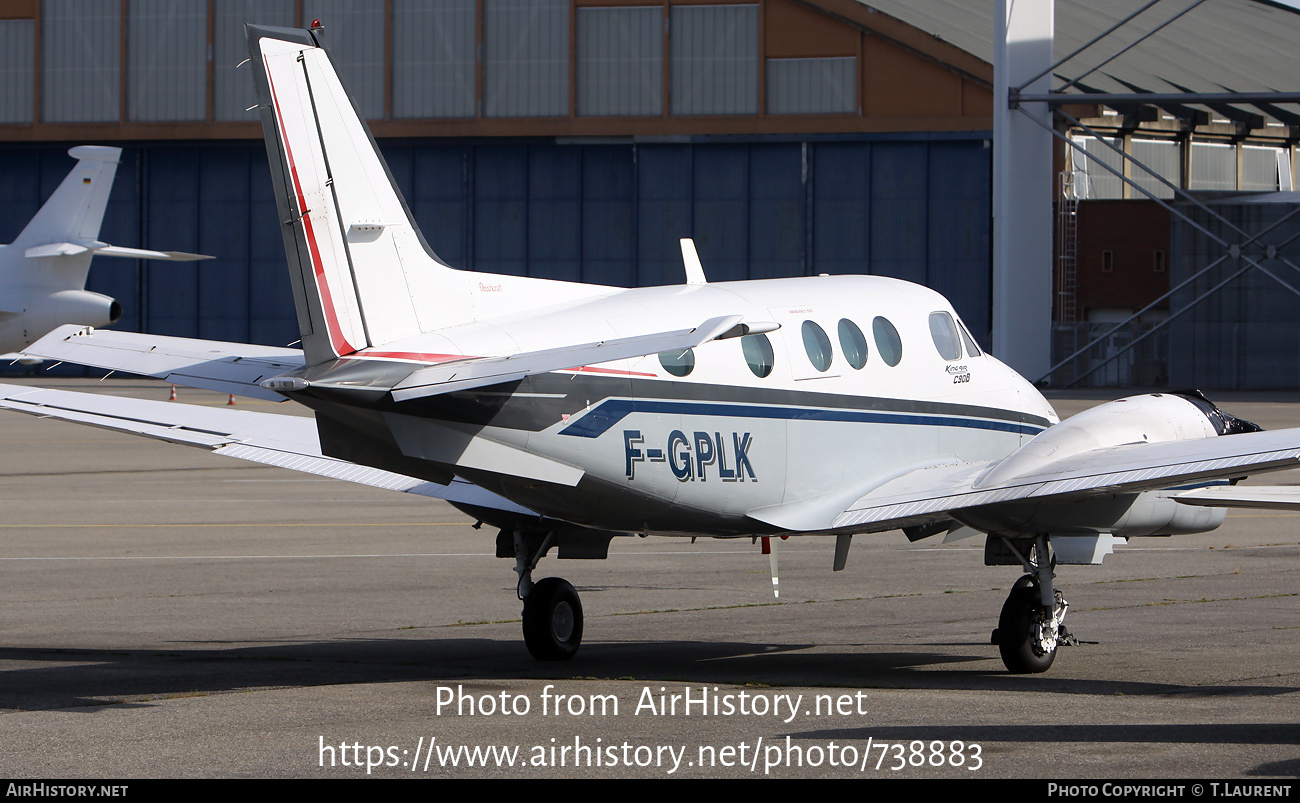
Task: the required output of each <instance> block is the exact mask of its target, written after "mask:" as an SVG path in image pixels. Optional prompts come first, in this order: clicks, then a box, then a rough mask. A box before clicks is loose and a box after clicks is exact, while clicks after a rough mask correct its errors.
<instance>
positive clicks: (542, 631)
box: [524, 577, 582, 661]
mask: <svg viewBox="0 0 1300 803" xmlns="http://www.w3.org/2000/svg"><path fill="white" fill-rule="evenodd" d="M524 644H525V645H527V647H528V652H530V653H532V656H533V657H534V658H536V659H537V660H539V661H566V660H568V659H570V658H572V657H573V656H574V655H575V654H576V653H577V652H578V647H579V646H580V645H581V644H582V601H581V600H579V599H578V592H577V590H576V589H574V587H573V586H572V585H570V584H569V582H568V581H566V580H562V579H560V578H559V577H547V578H545V579H543V580H539V581H537V582H536V583H534V584H533V588H532V590H531V591H530V592H529V593H528V596H526V597H524Z"/></svg>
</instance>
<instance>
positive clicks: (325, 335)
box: [246, 25, 474, 365]
mask: <svg viewBox="0 0 1300 803" xmlns="http://www.w3.org/2000/svg"><path fill="white" fill-rule="evenodd" d="M246 33H247V36H248V42H249V52H250V56H251V60H252V63H253V65H254V73H255V80H256V84H257V90H258V100H259V105H260V107H261V115H262V126H263V132H264V134H265V137H266V145H267V155H268V158H269V159H270V163H271V173H272V179H273V183H274V184H275V192H276V199H277V204H278V206H279V212H280V220H281V223H282V230H283V233H284V241H285V253H286V255H287V257H288V261H289V272H290V278H291V280H292V284H293V285H294V300H295V303H296V305H297V311H298V323H299V328H300V330H301V332H302V345H303V351H304V352H305V356H306V359H307V363H308V364H309V365H311V364H316V363H319V362H322V361H325V360H329V359H332V358H334V357H339V356H345V355H348V354H352V353H355V352H359V351H362V350H364V349H366V348H368V347H372V346H382V345H384V344H387V343H392V342H394V341H397V340H401V339H402V338H406V337H411V336H414V335H418V334H420V333H422V332H426V331H429V330H432V329H434V328H438V327H443V326H448V325H454V324H457V323H465V322H468V321H471V320H473V319H474V317H473V316H474V313H473V300H472V298H471V294H470V290H469V285H470V277H472V276H473V275H474V274H469V273H466V272H463V271H458V270H454V269H452V268H450V267H448V266H447V265H445V264H444V263H442V262H441V261H440V260H438V259H437V257H436V256H434V254H433V253H432V251H431V250H430V249H429V248H428V246H427V245H426V244H425V242H424V239H423V237H422V236H421V235H420V232H419V229H418V228H417V227H416V225H415V222H414V220H413V219H412V217H411V215H410V212H409V210H408V209H407V207H406V203H405V201H404V200H403V199H402V196H401V194H400V192H399V191H398V189H397V187H396V185H395V183H394V182H393V179H392V175H391V174H390V173H389V172H388V166H387V164H385V162H384V159H383V156H382V155H380V153H379V149H378V147H377V146H376V145H375V141H374V138H373V137H372V136H371V133H370V130H369V128H368V127H367V126H366V124H365V121H364V119H363V118H362V116H361V115H360V114H359V113H358V111H357V109H356V107H355V106H354V105H353V102H352V99H351V98H350V97H349V96H348V93H347V92H346V90H345V89H344V87H343V85H342V83H341V81H340V80H339V76H338V74H337V72H336V70H335V69H334V65H333V62H332V61H331V59H330V56H329V53H328V51H326V50H325V49H324V48H323V47H322V46H321V45H320V43H319V41H317V38H316V32H315V31H305V30H295V29H287V28H271V27H263V26H255V25H249V26H246Z"/></svg>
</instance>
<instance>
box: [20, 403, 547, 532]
mask: <svg viewBox="0 0 1300 803" xmlns="http://www.w3.org/2000/svg"><path fill="white" fill-rule="evenodd" d="M0 409H7V410H14V411H16V412H20V413H27V414H29V415H35V416H40V417H42V418H58V419H61V420H64V421H73V422H76V423H79V424H87V425H90V426H95V427H100V428H102V429H111V430H116V431H118V432H129V433H131V434H134V435H143V436H145V437H148V438H155V439H157V440H162V441H167V442H169V443H179V444H183V445H186V446H196V447H199V448H202V449H207V450H209V451H211V452H213V453H215V454H219V455H224V456H227V457H236V458H239V459H241V460H249V461H252V462H255V463H265V464H267V465H272V466H279V467H281V468H287V469H292V470H294V471H301V472H305V473H307V474H319V475H320V476H323V477H332V478H334V479H340V480H346V481H348V482H355V483H359V484H361V485H371V486H374V487H376V488H384V489H387V490H392V491H402V492H404V493H410V494H417V495H419V496H430V497H434V498H437V499H446V500H447V501H449V502H461V503H464V504H469V505H476V506H479V507H485V508H491V509H494V510H502V511H507V512H511V513H522V514H525V515H536V514H534V513H533V512H532V511H530V510H528V509H527V508H524V507H521V506H520V505H516V504H515V503H513V502H510V501H507V500H506V499H504V498H502V497H500V496H498V495H496V494H494V493H492V492H491V491H487V490H485V489H483V488H480V487H478V486H477V485H474V484H472V483H469V482H465V481H464V480H460V479H456V480H453V481H452V482H451V483H450V484H449V485H439V484H437V483H434V482H428V481H425V480H420V479H416V478H413V477H407V476H404V475H402V474H394V473H393V472H391V471H383V470H381V469H376V468H369V467H366V466H360V465H357V464H355V463H349V462H347V461H344V460H337V459H335V458H332V457H327V456H325V455H322V454H321V451H320V441H319V439H318V437H317V434H316V421H315V419H313V418H309V417H306V416H294V415H284V414H281V413H260V412H252V411H247V410H233V409H230V408H228V407H200V406H197V405H191V404H177V403H176V402H165V401H150V400H148V399H130V398H122V397H119V396H109V395H102V394H97V393H77V392H74V391H66V390H48V389H45V388H37V387H28V386H23V385H9V384H0Z"/></svg>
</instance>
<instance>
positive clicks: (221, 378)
mask: <svg viewBox="0 0 1300 803" xmlns="http://www.w3.org/2000/svg"><path fill="white" fill-rule="evenodd" d="M23 353H24V354H25V355H26V356H29V357H40V358H44V359H47V360H63V361H65V362H75V363H78V364H80V365H89V366H92V367H95V368H105V369H108V370H113V371H126V372H128V373H132V374H140V375H141V376H151V377H154V378H155V379H161V380H163V381H165V382H171V383H173V384H176V385H184V386H186V387H195V388H204V389H206V390H215V391H219V392H221V393H236V394H239V395H241V396H251V397H253V398H256V399H266V400H269V401H284V400H285V397H284V396H281V395H280V394H279V393H276V392H274V391H271V390H267V389H265V388H263V387H262V386H261V384H260V383H261V382H262V381H263V380H264V379H268V378H270V377H273V376H276V375H278V374H282V373H284V372H285V371H291V370H293V369H295V368H301V367H302V364H303V361H302V352H301V351H299V350H298V349H288V348H276V347H274V346H254V345H249V344H245V343H223V342H220V341H216V340H192V339H189V338H182V337H162V336H160V335H141V334H135V333H134V332H111V331H105V330H102V329H91V328H89V327H84V326H76V325H74V324H68V325H65V326H60V327H59V328H58V329H55V330H54V331H53V332H50V333H49V334H48V335H46V336H45V337H43V338H41V339H40V340H38V341H36V342H35V343H33V344H32V345H31V346H30V347H29V348H28V349H26V350H25V351H24V352H23Z"/></svg>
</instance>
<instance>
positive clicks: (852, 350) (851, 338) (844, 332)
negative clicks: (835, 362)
mask: <svg viewBox="0 0 1300 803" xmlns="http://www.w3.org/2000/svg"><path fill="white" fill-rule="evenodd" d="M839 334H840V351H842V352H844V359H846V360H848V361H849V365H852V366H853V370H855V371H860V370H862V366H864V365H866V364H867V338H866V336H865V335H863V334H862V330H861V329H859V328H858V325H857V324H856V323H854V322H853V321H850V320H849V319H848V318H840V326H839Z"/></svg>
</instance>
